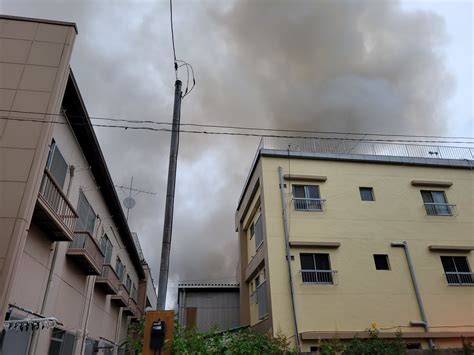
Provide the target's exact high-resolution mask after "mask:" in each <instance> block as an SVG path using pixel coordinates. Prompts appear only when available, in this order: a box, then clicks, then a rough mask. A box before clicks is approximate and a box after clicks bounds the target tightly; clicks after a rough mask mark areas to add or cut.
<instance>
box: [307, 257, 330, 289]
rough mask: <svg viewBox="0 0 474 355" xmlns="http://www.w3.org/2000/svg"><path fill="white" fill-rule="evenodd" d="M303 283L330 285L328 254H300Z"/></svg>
mask: <svg viewBox="0 0 474 355" xmlns="http://www.w3.org/2000/svg"><path fill="white" fill-rule="evenodd" d="M300 262H301V276H302V278H303V283H317V284H332V283H333V270H331V264H330V262H329V254H300Z"/></svg>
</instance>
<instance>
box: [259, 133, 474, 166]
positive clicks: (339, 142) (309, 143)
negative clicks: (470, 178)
mask: <svg viewBox="0 0 474 355" xmlns="http://www.w3.org/2000/svg"><path fill="white" fill-rule="evenodd" d="M288 147H290V151H300V152H309V153H333V154H360V155H377V156H397V157H411V158H432V159H456V160H466V159H467V160H474V148H471V147H455V146H447V145H443V144H439V145H424V144H405V143H396V142H393V143H391V142H389V143H385V142H377V141H376V139H373V141H370V140H369V139H365V140H364V139H355V138H352V139H345V138H343V137H341V138H338V137H315V138H277V137H262V139H261V141H260V145H259V150H260V149H274V150H288Z"/></svg>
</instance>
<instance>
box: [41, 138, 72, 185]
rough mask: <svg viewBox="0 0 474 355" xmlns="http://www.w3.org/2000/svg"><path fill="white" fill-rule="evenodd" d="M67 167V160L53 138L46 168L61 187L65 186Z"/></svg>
mask: <svg viewBox="0 0 474 355" xmlns="http://www.w3.org/2000/svg"><path fill="white" fill-rule="evenodd" d="M67 167H68V166H67V163H66V160H65V159H64V157H63V155H62V154H61V152H60V151H59V149H58V146H57V145H56V142H54V140H53V141H52V142H51V145H50V148H49V154H48V160H47V163H46V168H47V169H48V171H49V172H50V173H51V175H52V176H53V178H54V181H55V182H56V183H57V184H58V185H59V187H60V188H61V189H62V188H63V187H64V182H65V181H66V174H67Z"/></svg>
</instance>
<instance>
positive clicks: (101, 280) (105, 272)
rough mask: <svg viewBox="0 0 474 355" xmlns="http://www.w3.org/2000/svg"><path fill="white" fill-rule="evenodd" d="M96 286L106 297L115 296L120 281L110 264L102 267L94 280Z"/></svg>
mask: <svg viewBox="0 0 474 355" xmlns="http://www.w3.org/2000/svg"><path fill="white" fill-rule="evenodd" d="M95 283H96V284H97V286H99V287H100V288H102V290H103V291H104V292H105V294H107V295H116V294H117V293H118V290H119V286H120V280H119V277H118V276H117V273H116V272H115V270H114V268H113V267H112V266H111V265H110V264H104V265H102V273H101V274H100V276H97V278H96V279H95Z"/></svg>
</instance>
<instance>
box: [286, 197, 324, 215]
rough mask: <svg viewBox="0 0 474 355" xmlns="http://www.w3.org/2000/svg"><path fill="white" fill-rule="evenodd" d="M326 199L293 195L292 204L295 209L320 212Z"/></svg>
mask: <svg viewBox="0 0 474 355" xmlns="http://www.w3.org/2000/svg"><path fill="white" fill-rule="evenodd" d="M325 202H326V200H322V199H320V198H303V197H293V205H294V208H295V210H296V211H313V212H322V211H323V205H324V203H325Z"/></svg>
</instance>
